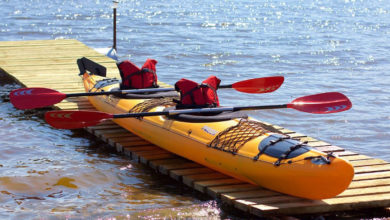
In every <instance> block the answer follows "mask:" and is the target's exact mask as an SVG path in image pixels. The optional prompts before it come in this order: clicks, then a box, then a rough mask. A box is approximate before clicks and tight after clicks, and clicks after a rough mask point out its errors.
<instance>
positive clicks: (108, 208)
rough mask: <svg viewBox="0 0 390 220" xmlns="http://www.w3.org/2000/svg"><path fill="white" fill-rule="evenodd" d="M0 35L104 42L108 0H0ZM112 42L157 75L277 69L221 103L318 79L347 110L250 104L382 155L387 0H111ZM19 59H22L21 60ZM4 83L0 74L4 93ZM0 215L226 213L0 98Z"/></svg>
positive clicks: (290, 95)
mask: <svg viewBox="0 0 390 220" xmlns="http://www.w3.org/2000/svg"><path fill="white" fill-rule="evenodd" d="M0 12H1V14H2V16H1V18H0V21H1V22H0V40H1V41H11V40H36V39H61V38H74V39H78V40H80V41H82V42H83V43H85V44H87V45H88V46H90V47H94V48H100V47H108V46H111V45H112V42H111V39H112V9H111V1H99V0H96V1H92V0H85V1H58V0H54V1H40V0H23V1H21V0H12V1H11V0H3V1H1V3H0ZM117 26H118V42H117V45H118V53H119V56H120V59H131V60H132V61H134V62H135V63H137V64H138V65H140V66H141V65H142V63H143V62H144V61H145V60H146V58H154V59H157V60H158V62H159V63H158V65H157V71H158V76H159V79H160V80H161V81H164V82H167V83H170V84H173V83H175V82H176V81H177V80H178V79H180V78H182V77H186V78H190V79H193V80H196V81H202V80H203V79H205V78H206V77H207V76H209V75H211V74H214V75H216V76H218V77H219V78H221V79H222V82H223V83H224V84H229V83H233V82H236V81H239V80H243V79H248V78H254V77H263V76H272V75H283V76H284V77H285V83H284V85H283V86H282V87H281V88H280V89H279V90H277V91H276V92H273V93H271V94H260V95H253V94H243V93H238V92H234V91H223V90H220V92H219V96H220V101H221V104H222V105H249V104H256V105H261V104H284V103H288V102H290V101H292V100H293V99H294V98H297V97H300V96H304V95H309V94H315V93H321V92H329V91H339V92H342V93H344V94H346V95H347V96H348V97H349V98H350V99H351V101H352V103H353V108H352V109H351V110H349V111H347V112H342V113H338V114H330V115H312V114H307V113H302V112H297V111H295V110H291V109H284V110H267V111H256V112H251V115H252V116H253V117H255V118H257V119H260V120H263V121H267V122H270V123H273V124H277V125H280V126H283V127H286V128H288V129H291V130H294V131H297V132H300V133H303V134H306V135H309V136H313V137H315V138H318V139H320V140H323V141H326V142H330V143H332V144H334V145H337V146H340V147H343V148H345V149H347V150H350V151H355V152H359V153H361V154H366V155H369V156H373V157H377V158H381V159H384V160H387V161H390V148H389V147H390V146H389V141H390V123H389V122H390V114H389V108H388V104H389V103H390V92H389V90H388V86H389V84H390V73H389V70H390V62H389V60H390V55H389V54H390V53H389V52H388V51H390V43H389V40H388V35H389V33H390V5H389V4H387V2H386V1H355V0H345V1H330V0H329V1H326V0H318V1H298V0H286V1H272V0H271V1H248V0H243V1H219V0H218V1H188V0H172V1H169V2H164V1H163V2H161V1H142V0H132V1H120V4H119V8H118V24H117ZM21 62H22V61H21ZM12 88H15V86H14V85H10V84H8V83H7V84H5V83H2V84H1V87H0V91H1V92H2V93H7V92H8V91H10V90H11V89H12ZM0 146H1V148H0V181H1V186H0V188H1V189H0V193H1V194H0V195H1V196H0V203H1V205H0V210H1V211H0V217H3V218H9V217H11V218H21V217H26V216H31V215H35V216H41V217H42V218H47V217H50V216H57V217H58V216H60V217H63V216H71V217H83V216H92V217H95V218H97V217H115V216H122V217H124V218H125V217H126V216H127V215H131V216H139V218H152V217H153V216H154V217H156V216H160V217H161V216H168V218H169V216H171V215H172V216H177V215H182V216H192V217H201V216H208V215H209V214H210V215H212V216H215V218H225V217H226V216H230V217H232V216H233V217H237V216H234V215H233V214H232V213H229V214H226V212H224V211H223V210H222V209H221V208H220V207H218V205H217V204H216V203H215V202H214V201H207V200H204V199H203V198H199V196H197V195H194V194H193V193H192V191H191V190H188V189H186V188H185V187H183V186H181V185H179V184H177V183H176V182H174V181H172V180H170V179H168V178H166V177H163V176H160V175H157V174H154V173H153V172H152V171H151V170H149V169H148V168H146V167H143V166H142V165H139V164H136V163H133V162H132V161H129V160H128V159H126V158H124V157H122V156H119V155H117V154H115V153H114V152H111V151H110V150H108V149H106V148H105V147H104V144H102V143H99V142H95V141H94V140H93V138H92V137H90V136H88V134H86V133H83V132H81V133H80V132H76V133H74V132H70V131H58V130H54V129H51V128H50V127H49V126H48V125H46V124H45V123H44V122H43V120H42V119H41V118H40V117H38V116H37V113H36V112H23V111H18V110H15V109H14V108H12V106H11V104H10V103H9V102H6V101H1V102H0Z"/></svg>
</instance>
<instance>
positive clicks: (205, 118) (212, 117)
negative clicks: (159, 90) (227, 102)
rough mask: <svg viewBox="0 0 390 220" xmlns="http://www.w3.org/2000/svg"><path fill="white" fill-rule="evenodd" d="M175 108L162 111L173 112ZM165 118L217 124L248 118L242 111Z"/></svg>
mask: <svg viewBox="0 0 390 220" xmlns="http://www.w3.org/2000/svg"><path fill="white" fill-rule="evenodd" d="M175 109H176V108H175V107H168V108H165V109H164V111H169V110H175ZM167 118H169V119H171V120H176V121H183V122H193V123H204V122H219V121H227V120H232V119H235V118H248V115H247V114H245V113H244V112H242V111H236V112H232V111H226V112H221V113H207V114H179V115H168V116H167Z"/></svg>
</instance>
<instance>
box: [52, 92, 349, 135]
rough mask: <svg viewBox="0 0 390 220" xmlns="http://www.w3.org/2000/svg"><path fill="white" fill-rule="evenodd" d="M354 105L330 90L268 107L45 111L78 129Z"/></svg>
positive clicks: (330, 110) (321, 110)
mask: <svg viewBox="0 0 390 220" xmlns="http://www.w3.org/2000/svg"><path fill="white" fill-rule="evenodd" d="M351 107H352V103H351V101H350V100H349V99H348V98H347V97H346V96H345V95H343V94H341V93H338V92H328V93H321V94H316V95H309V96H303V97H300V98H297V99H295V100H294V101H292V102H291V103H288V104H284V105H267V106H241V107H220V108H199V109H181V110H168V111H160V112H141V113H126V114H109V113H104V112H97V111H49V112H46V114H45V120H46V122H47V123H48V124H50V125H51V126H53V127H55V128H60V129H76V128H82V127H88V126H93V125H97V124H99V123H100V122H102V121H104V120H106V119H118V118H130V117H146V116H158V115H176V114H195V113H211V112H215V113H218V112H225V111H242V110H260V109H280V108H291V109H295V110H298V111H302V112H307V113H314V114H329V113H335V112H341V111H346V110H348V109H350V108H351Z"/></svg>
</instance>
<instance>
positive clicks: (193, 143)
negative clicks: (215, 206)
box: [83, 74, 354, 199]
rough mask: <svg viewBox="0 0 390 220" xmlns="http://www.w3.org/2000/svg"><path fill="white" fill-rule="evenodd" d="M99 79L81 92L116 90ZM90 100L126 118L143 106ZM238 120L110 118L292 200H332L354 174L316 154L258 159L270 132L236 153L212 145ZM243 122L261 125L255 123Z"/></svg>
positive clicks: (184, 154)
mask: <svg viewBox="0 0 390 220" xmlns="http://www.w3.org/2000/svg"><path fill="white" fill-rule="evenodd" d="M100 80H104V77H100V76H95V75H88V74H84V76H83V82H84V86H85V90H86V91H88V92H95V91H96V92H98V91H101V90H104V91H109V90H111V89H114V88H115V87H117V85H113V84H111V85H107V86H104V87H101V86H99V88H95V87H94V86H95V85H96V84H97V83H98V82H99V81H100ZM88 99H89V101H90V102H91V104H92V105H93V106H94V107H95V108H96V109H97V110H99V111H103V112H107V113H111V114H123V113H128V112H129V111H130V110H131V109H132V108H133V107H134V106H135V105H137V104H140V103H143V102H145V101H147V100H146V99H122V98H118V97H114V96H89V97H88ZM164 108H165V106H157V107H155V108H152V109H150V110H149V111H163V110H164ZM240 120H241V119H232V120H227V121H222V122H205V123H189V122H182V121H177V120H171V119H169V118H167V117H166V116H151V117H144V118H121V119H114V122H115V123H117V124H118V125H120V126H121V127H123V128H125V129H126V130H129V131H131V132H132V133H134V134H136V135H138V136H139V137H141V138H143V139H145V140H147V141H149V142H151V143H153V144H155V145H157V146H159V147H161V148H163V149H165V150H167V151H169V152H172V153H174V154H176V155H179V156H181V157H184V158H187V159H189V160H192V161H194V162H196V163H199V164H202V165H204V166H206V167H209V168H211V169H213V170H216V171H218V172H221V173H223V174H225V175H227V176H231V177H233V178H236V179H239V180H242V181H245V182H248V183H251V184H254V185H258V186H262V187H264V188H267V189H270V190H273V191H276V192H280V193H284V194H288V195H292V196H296V197H301V198H307V199H325V198H331V197H334V196H336V195H338V194H340V193H341V192H343V191H344V190H345V189H346V188H347V187H348V186H349V184H350V182H351V181H352V178H353V176H354V169H353V167H352V165H351V164H350V163H349V162H348V161H346V160H344V159H342V158H338V157H334V156H329V155H327V154H325V153H323V152H319V151H316V150H314V149H310V150H308V151H307V152H305V153H303V154H301V155H298V156H296V157H293V158H289V159H283V160H280V161H279V162H280V164H279V165H278V164H277V163H275V162H276V161H278V159H279V158H275V157H272V156H270V155H267V154H261V155H259V156H258V158H256V156H257V155H258V154H259V146H260V144H261V143H262V141H263V142H264V141H265V140H266V138H268V137H270V136H272V134H273V133H272V132H268V131H267V132H264V131H262V134H261V135H259V136H258V137H255V138H252V139H250V140H249V141H247V142H246V143H245V144H243V145H242V146H240V148H239V149H236V151H226V149H224V148H223V147H221V148H216V147H211V146H210V143H212V142H213V140H215V139H216V138H218V137H219V135H220V134H222V133H223V132H224V131H226V130H228V129H229V128H232V127H235V126H238V124H239V123H240ZM246 120H251V121H254V122H259V121H257V120H255V119H253V118H248V119H246ZM259 123H260V122H259ZM290 142H292V141H290ZM271 148H272V147H271ZM321 157H323V158H328V161H329V162H330V163H329V164H328V163H324V161H326V160H323V161H322V160H321ZM255 158H256V159H255ZM310 158H313V159H310Z"/></svg>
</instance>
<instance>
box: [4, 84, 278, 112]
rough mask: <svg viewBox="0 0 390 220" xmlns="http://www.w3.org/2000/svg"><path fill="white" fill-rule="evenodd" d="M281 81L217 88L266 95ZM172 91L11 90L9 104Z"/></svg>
mask: <svg viewBox="0 0 390 220" xmlns="http://www.w3.org/2000/svg"><path fill="white" fill-rule="evenodd" d="M283 81H284V77H283V76H270V77H263V78H255V79H248V80H244V81H240V82H236V83H233V84H231V85H221V86H219V88H233V89H235V90H237V91H239V92H245V93H268V92H273V91H275V90H277V89H278V88H279V87H280V86H281V85H282V84H283ZM174 90H175V89H174V88H152V89H132V90H114V91H104V92H84V93H71V94H65V93H62V92H58V91H56V90H53V89H48V88H21V89H16V90H13V91H12V92H11V93H10V100H11V103H12V104H13V105H14V106H15V107H16V108H18V109H33V108H41V107H45V106H50V105H54V104H56V103H59V102H61V101H62V100H64V99H66V98H69V97H78V96H96V95H111V94H128V93H145V92H166V91H174Z"/></svg>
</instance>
